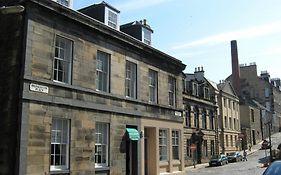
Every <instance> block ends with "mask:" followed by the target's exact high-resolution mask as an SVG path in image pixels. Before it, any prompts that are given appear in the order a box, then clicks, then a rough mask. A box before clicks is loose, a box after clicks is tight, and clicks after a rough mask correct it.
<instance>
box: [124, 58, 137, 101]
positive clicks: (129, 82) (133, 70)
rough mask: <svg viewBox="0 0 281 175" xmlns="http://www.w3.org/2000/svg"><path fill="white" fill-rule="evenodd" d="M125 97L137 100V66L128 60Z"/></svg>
mask: <svg viewBox="0 0 281 175" xmlns="http://www.w3.org/2000/svg"><path fill="white" fill-rule="evenodd" d="M125 96H126V97H130V98H137V64H136V63H133V62H131V61H128V60H127V61H126V70H125Z"/></svg>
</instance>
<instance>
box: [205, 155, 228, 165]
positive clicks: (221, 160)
mask: <svg viewBox="0 0 281 175" xmlns="http://www.w3.org/2000/svg"><path fill="white" fill-rule="evenodd" d="M225 164H228V160H227V157H226V156H225V155H224V154H220V155H215V156H213V157H212V158H211V160H210V161H209V166H216V165H225Z"/></svg>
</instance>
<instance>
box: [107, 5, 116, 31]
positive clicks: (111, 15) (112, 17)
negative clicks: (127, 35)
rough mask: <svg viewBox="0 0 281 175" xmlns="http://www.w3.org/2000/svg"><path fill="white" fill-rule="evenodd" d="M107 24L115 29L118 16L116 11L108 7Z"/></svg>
mask: <svg viewBox="0 0 281 175" xmlns="http://www.w3.org/2000/svg"><path fill="white" fill-rule="evenodd" d="M107 25H108V26H110V27H112V28H114V29H117V26H118V16H117V13H116V12H114V11H112V10H110V9H108V13H107Z"/></svg>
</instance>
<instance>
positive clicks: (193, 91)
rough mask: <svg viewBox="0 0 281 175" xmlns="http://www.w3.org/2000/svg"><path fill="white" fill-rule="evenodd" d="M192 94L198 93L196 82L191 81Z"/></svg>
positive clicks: (196, 94)
mask: <svg viewBox="0 0 281 175" xmlns="http://www.w3.org/2000/svg"><path fill="white" fill-rule="evenodd" d="M192 95H194V96H198V95H199V87H198V84H197V83H196V82H192Z"/></svg>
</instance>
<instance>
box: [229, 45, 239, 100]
mask: <svg viewBox="0 0 281 175" xmlns="http://www.w3.org/2000/svg"><path fill="white" fill-rule="evenodd" d="M230 43H231V60H232V85H233V87H234V90H235V92H236V94H237V95H238V96H240V67H239V60H238V51H237V42H236V40H232V41H231V42H230Z"/></svg>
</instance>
